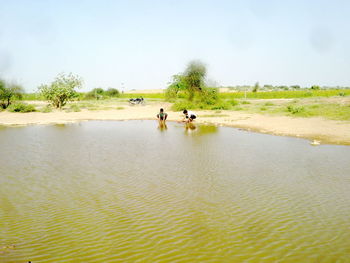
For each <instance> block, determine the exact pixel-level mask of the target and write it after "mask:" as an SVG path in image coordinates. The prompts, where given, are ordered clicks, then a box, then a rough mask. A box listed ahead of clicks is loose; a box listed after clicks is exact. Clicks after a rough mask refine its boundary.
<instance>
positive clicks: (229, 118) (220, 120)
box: [0, 103, 350, 145]
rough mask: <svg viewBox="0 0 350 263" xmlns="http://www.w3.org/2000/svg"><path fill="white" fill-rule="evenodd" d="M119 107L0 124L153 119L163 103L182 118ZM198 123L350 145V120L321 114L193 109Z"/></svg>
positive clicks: (8, 118)
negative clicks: (162, 110) (302, 115)
mask: <svg viewBox="0 0 350 263" xmlns="http://www.w3.org/2000/svg"><path fill="white" fill-rule="evenodd" d="M123 107H124V108H123V109H120V110H116V109H115V110H96V111H88V110H82V111H80V112H69V113H67V112H65V111H54V112H50V113H41V112H33V113H10V112H6V111H5V112H0V125H29V124H56V123H69V122H77V121H86V120H152V119H155V115H156V114H157V113H158V111H159V108H160V107H163V108H165V110H166V111H167V112H168V114H169V121H178V120H180V119H181V116H182V115H181V113H180V112H172V111H170V110H168V109H169V108H170V104H168V103H154V104H149V105H146V106H139V105H137V106H128V105H123ZM196 112H197V114H198V116H199V118H198V119H197V120H196V122H197V123H212V124H216V125H223V126H231V127H237V128H242V129H245V130H251V131H257V132H261V133H268V134H275V135H282V136H294V137H301V138H307V139H310V140H318V141H320V142H321V143H324V144H327V143H330V144H343V145H350V122H344V121H332V120H325V119H322V118H291V117H286V116H269V115H261V114H249V113H242V112H237V111H222V112H221V113H220V114H215V112H214V111H196Z"/></svg>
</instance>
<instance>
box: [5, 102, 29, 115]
mask: <svg viewBox="0 0 350 263" xmlns="http://www.w3.org/2000/svg"><path fill="white" fill-rule="evenodd" d="M7 109H8V111H10V112H22V113H24V112H33V111H36V109H35V107H34V106H33V105H31V104H25V103H20V102H17V103H13V104H11V105H10V106H9V107H8V108H7Z"/></svg>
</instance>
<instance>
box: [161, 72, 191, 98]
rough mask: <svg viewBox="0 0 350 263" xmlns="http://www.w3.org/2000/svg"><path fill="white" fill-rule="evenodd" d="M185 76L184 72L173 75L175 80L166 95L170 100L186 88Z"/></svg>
mask: <svg viewBox="0 0 350 263" xmlns="http://www.w3.org/2000/svg"><path fill="white" fill-rule="evenodd" d="M186 87H187V86H186V82H185V77H184V76H183V75H182V74H177V75H173V81H172V82H171V83H170V85H169V86H168V88H167V89H166V90H165V97H166V99H168V100H171V99H176V98H177V95H178V93H179V92H180V91H181V90H186Z"/></svg>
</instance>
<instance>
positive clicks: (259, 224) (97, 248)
mask: <svg viewBox="0 0 350 263" xmlns="http://www.w3.org/2000/svg"><path fill="white" fill-rule="evenodd" d="M0 157H1V158H0V262H28V261H29V260H31V261H32V262H33V263H36V262H55V263H57V262H350V238H349V237H350V147H348V146H329V145H322V146H318V147H313V146H310V145H309V143H308V141H306V140H302V139H295V138H288V137H277V136H270V135H262V134H256V133H248V132H244V131H239V130H237V129H233V128H222V127H221V128H216V127H212V126H200V127H196V129H193V130H192V129H187V130H186V129H185V128H184V127H183V126H182V125H180V124H174V123H169V124H168V129H166V130H160V129H158V128H157V124H156V123H155V122H152V121H127V122H95V121H92V122H84V123H80V124H70V125H52V126H28V127H20V128H4V127H3V128H1V129H0Z"/></svg>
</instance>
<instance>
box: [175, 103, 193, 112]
mask: <svg viewBox="0 0 350 263" xmlns="http://www.w3.org/2000/svg"><path fill="white" fill-rule="evenodd" d="M195 108H196V106H195V104H194V103H193V102H190V101H177V102H175V103H174V104H173V106H171V109H172V110H173V111H183V110H184V109H187V110H192V109H195Z"/></svg>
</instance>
